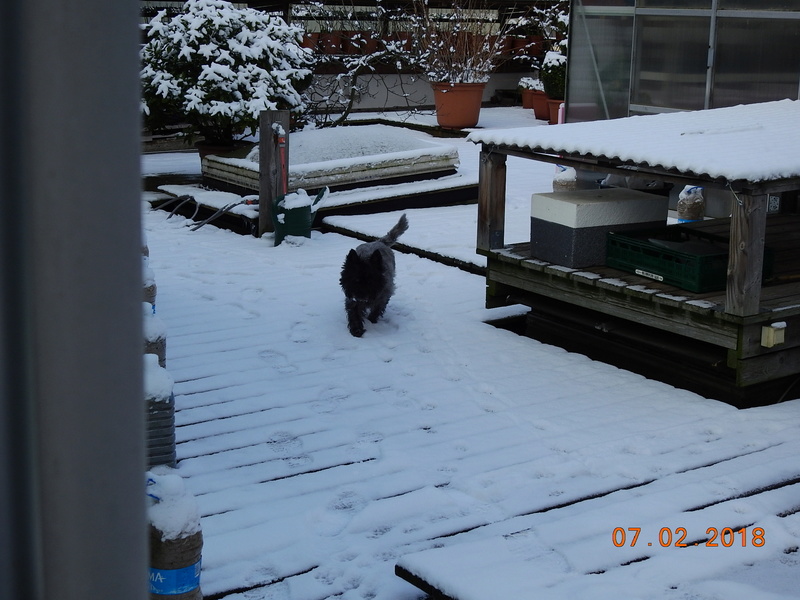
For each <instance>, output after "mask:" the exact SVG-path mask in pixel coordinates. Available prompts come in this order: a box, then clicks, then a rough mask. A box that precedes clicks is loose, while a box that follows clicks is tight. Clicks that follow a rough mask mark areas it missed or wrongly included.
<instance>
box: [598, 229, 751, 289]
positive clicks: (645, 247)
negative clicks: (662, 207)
mask: <svg viewBox="0 0 800 600" xmlns="http://www.w3.org/2000/svg"><path fill="white" fill-rule="evenodd" d="M606 264H607V265H608V266H609V267H614V268H616V269H620V270H622V271H628V272H630V273H635V274H637V275H642V276H644V277H649V278H650V279H654V280H656V281H661V282H664V283H668V284H670V285H674V286H676V287H679V288H681V289H684V290H689V291H691V292H698V293H702V292H713V291H718V290H722V289H725V285H726V281H727V271H728V242H727V240H726V239H725V238H721V237H719V236H715V235H710V234H705V233H702V232H699V231H695V230H692V229H689V228H686V227H682V226H680V225H671V226H668V227H663V228H659V229H648V230H644V231H625V232H613V231H612V232H610V233H609V234H608V237H607V245H606ZM765 271H766V269H765Z"/></svg>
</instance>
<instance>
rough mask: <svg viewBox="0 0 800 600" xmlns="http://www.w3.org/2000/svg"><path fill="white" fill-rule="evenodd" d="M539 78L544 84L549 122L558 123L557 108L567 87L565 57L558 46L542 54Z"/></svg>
mask: <svg viewBox="0 0 800 600" xmlns="http://www.w3.org/2000/svg"><path fill="white" fill-rule="evenodd" d="M539 78H540V79H541V80H542V84H544V92H545V94H547V98H548V103H549V105H550V123H551V124H552V123H558V110H559V107H560V105H561V103H562V102H563V101H564V96H565V94H566V89H567V57H566V56H565V55H563V54H562V53H561V50H560V48H559V47H556V49H555V50H550V51H549V52H547V53H546V54H545V55H544V59H543V60H542V66H541V68H540V69H539Z"/></svg>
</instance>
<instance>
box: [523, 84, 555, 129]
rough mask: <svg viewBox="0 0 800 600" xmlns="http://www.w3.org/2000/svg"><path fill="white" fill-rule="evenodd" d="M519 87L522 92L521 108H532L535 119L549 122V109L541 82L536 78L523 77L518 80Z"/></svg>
mask: <svg viewBox="0 0 800 600" xmlns="http://www.w3.org/2000/svg"><path fill="white" fill-rule="evenodd" d="M519 87H520V90H521V92H522V108H532V109H533V114H534V115H535V116H536V118H537V119H540V120H542V121H547V120H549V119H550V109H549V108H548V105H547V94H545V92H544V84H543V83H542V81H541V80H540V79H538V78H536V77H523V78H522V79H520V80H519Z"/></svg>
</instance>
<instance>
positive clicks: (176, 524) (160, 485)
mask: <svg viewBox="0 0 800 600" xmlns="http://www.w3.org/2000/svg"><path fill="white" fill-rule="evenodd" d="M146 477H147V488H146V490H147V505H148V506H147V516H148V521H149V529H150V598H151V600H161V599H164V600H167V599H170V600H202V598H203V593H202V590H201V588H200V573H201V567H202V554H203V532H202V529H201V527H200V513H199V510H198V508H197V502H196V501H195V499H194V497H193V496H192V495H191V494H190V493H189V492H188V491H187V490H186V487H185V485H184V483H183V479H182V478H181V476H180V475H178V474H177V473H175V472H173V471H172V469H169V468H166V467H157V468H154V469H152V470H151V471H149V472H148V473H147V474H146Z"/></svg>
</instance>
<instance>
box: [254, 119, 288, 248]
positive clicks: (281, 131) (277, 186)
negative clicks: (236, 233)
mask: <svg viewBox="0 0 800 600" xmlns="http://www.w3.org/2000/svg"><path fill="white" fill-rule="evenodd" d="M259 131H260V137H261V140H260V142H259V161H258V170H259V175H258V187H259V192H258V237H261V236H262V235H264V233H266V232H269V231H272V230H273V226H272V204H273V202H274V200H275V198H277V197H278V196H283V195H285V194H286V192H287V191H288V188H289V111H288V110H265V111H262V112H261V115H260V118H259Z"/></svg>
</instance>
